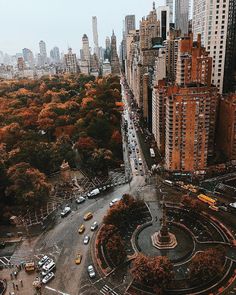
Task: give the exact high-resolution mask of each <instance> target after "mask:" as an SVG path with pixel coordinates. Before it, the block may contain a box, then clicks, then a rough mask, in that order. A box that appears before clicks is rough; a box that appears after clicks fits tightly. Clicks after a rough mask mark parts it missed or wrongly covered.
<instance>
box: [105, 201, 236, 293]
mask: <svg viewBox="0 0 236 295" xmlns="http://www.w3.org/2000/svg"><path fill="white" fill-rule="evenodd" d="M145 205H146V211H147V212H149V217H148V216H147V214H146V217H145V218H142V219H139V218H137V222H136V223H135V224H136V228H132V230H133V233H132V234H130V231H129V235H128V236H126V233H125V232H124V235H123V238H124V239H125V241H126V245H129V246H128V247H126V251H128V252H127V253H130V255H128V256H127V259H126V262H125V265H126V266H127V267H126V270H124V277H126V276H130V274H129V272H130V271H129V268H130V267H132V265H133V261H135V259H136V257H137V256H138V255H144V256H145V257H147V258H148V259H155V258H158V257H163V258H165V257H167V259H169V261H170V263H172V265H173V271H172V272H173V278H172V279H171V280H170V283H169V284H168V286H166V287H165V289H164V294H185V295H187V294H190V293H191V294H208V295H209V294H224V293H220V291H219V290H224V288H226V287H227V286H229V284H231V283H232V282H233V281H234V280H235V279H236V274H235V267H236V261H235V260H234V256H235V247H234V245H233V240H234V237H233V236H232V234H231V233H230V231H229V230H227V229H226V227H225V226H224V225H223V224H222V223H221V222H219V221H218V220H217V219H216V218H213V217H212V216H210V215H208V213H206V212H197V210H196V211H194V210H192V209H190V208H188V207H185V206H183V205H182V204H181V203H180V204H176V203H175V204H173V203H167V204H166V205H165V204H164V205H163V204H162V206H160V204H158V202H146V203H145ZM163 208H164V209H163ZM128 239H130V243H127V241H128ZM219 247H220V248H219ZM219 249H220V250H219ZM211 251H212V252H213V253H216V254H214V255H215V256H217V255H218V254H217V253H218V252H217V251H220V252H221V253H223V254H222V259H221V271H220V272H219V273H216V274H215V275H213V276H211V277H209V279H203V280H201V279H200V280H199V279H196V278H195V279H194V278H193V276H192V273H193V264H192V263H193V261H194V260H196V257H198V256H201V253H211ZM214 251H215V252H214ZM220 252H219V253H220ZM214 255H213V258H214ZM99 259H101V256H100V258H99ZM104 260H105V261H106V262H107V261H108V260H107V259H106V257H104ZM118 268H119V266H118V267H114V266H112V265H109V272H106V271H105V272H104V274H106V276H107V277H109V276H110V273H112V274H113V276H115V274H116V270H117V269H118ZM107 269H108V268H107ZM113 276H111V277H110V278H112V277H113ZM131 282H132V283H131V284H130V286H129V289H128V290H127V294H155V291H154V290H152V288H151V287H150V286H149V285H147V284H145V283H144V284H143V283H140V282H136V281H135V280H133V281H131ZM134 290H136V291H134ZM129 291H130V292H131V293H129ZM132 292H136V293H132ZM225 294H227V293H225Z"/></svg>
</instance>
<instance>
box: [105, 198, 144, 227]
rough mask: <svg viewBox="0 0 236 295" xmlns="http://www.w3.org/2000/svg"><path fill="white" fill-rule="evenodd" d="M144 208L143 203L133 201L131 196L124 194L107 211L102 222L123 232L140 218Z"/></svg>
mask: <svg viewBox="0 0 236 295" xmlns="http://www.w3.org/2000/svg"><path fill="white" fill-rule="evenodd" d="M144 206H145V205H144V202H143V201H141V200H135V199H134V198H133V197H132V196H130V195H128V194H125V195H123V197H122V199H121V200H120V201H119V202H117V203H116V204H114V205H113V206H112V207H111V208H110V209H109V211H108V212H107V214H106V215H105V216H104V218H103V222H104V223H105V224H113V225H114V226H116V227H117V228H119V229H121V230H124V229H125V228H126V227H127V225H128V224H129V223H130V222H133V221H137V220H139V218H141V216H142V213H143V211H144V210H143V209H144Z"/></svg>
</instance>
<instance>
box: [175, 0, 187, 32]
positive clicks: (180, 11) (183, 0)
mask: <svg viewBox="0 0 236 295" xmlns="http://www.w3.org/2000/svg"><path fill="white" fill-rule="evenodd" d="M188 17H189V0H176V1H175V29H177V30H180V31H181V36H185V35H188Z"/></svg>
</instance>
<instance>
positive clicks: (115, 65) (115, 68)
mask: <svg viewBox="0 0 236 295" xmlns="http://www.w3.org/2000/svg"><path fill="white" fill-rule="evenodd" d="M111 72H112V74H114V75H119V74H120V64H119V58H118V54H117V47H116V36H115V34H114V31H113V32H112V36H111Z"/></svg>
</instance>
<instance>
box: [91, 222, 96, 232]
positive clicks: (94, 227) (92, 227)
mask: <svg viewBox="0 0 236 295" xmlns="http://www.w3.org/2000/svg"><path fill="white" fill-rule="evenodd" d="M90 228H91V230H92V231H94V230H96V229H97V228H98V223H97V221H94V222H93V224H92V225H91V227H90Z"/></svg>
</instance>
